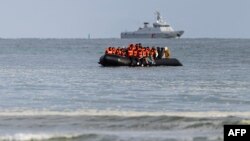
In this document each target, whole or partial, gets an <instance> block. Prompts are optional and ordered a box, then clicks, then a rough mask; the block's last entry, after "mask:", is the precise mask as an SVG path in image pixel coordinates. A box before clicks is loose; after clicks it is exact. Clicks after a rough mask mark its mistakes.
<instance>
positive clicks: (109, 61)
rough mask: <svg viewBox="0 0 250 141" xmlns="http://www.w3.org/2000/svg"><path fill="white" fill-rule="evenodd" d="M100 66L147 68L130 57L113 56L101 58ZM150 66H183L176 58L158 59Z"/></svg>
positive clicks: (106, 55)
mask: <svg viewBox="0 0 250 141" xmlns="http://www.w3.org/2000/svg"><path fill="white" fill-rule="evenodd" d="M99 64H101V65H102V66H142V64H143V66H145V65H146V64H144V63H143V62H140V63H138V62H136V61H135V60H132V59H130V58H128V57H122V56H118V55H113V54H105V55H103V56H102V57H101V58H100V61H99ZM149 66H182V64H181V63H180V62H179V60H177V59H175V58H169V59H166V58H163V59H156V60H155V64H150V65H149Z"/></svg>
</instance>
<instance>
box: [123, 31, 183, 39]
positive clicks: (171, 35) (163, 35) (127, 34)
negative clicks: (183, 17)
mask: <svg viewBox="0 0 250 141" xmlns="http://www.w3.org/2000/svg"><path fill="white" fill-rule="evenodd" d="M183 33H184V31H171V32H162V33H137V32H122V33H121V38H177V37H181V36H182V35H183Z"/></svg>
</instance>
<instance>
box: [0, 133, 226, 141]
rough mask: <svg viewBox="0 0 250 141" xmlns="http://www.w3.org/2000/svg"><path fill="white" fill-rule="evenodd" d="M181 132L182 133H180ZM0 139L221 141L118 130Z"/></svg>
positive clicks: (18, 134)
mask: <svg viewBox="0 0 250 141" xmlns="http://www.w3.org/2000/svg"><path fill="white" fill-rule="evenodd" d="M181 134H183V133H181ZM0 140H4V141H36V140H37V141H40V140H43V141H82V140H88V141H104V140H105V141H106V140H107V141H152V140H154V141H198V140H199V141H200V140H202V141H222V140H223V139H222V137H220V136H215V137H208V136H205V135H204V136H195V137H186V136H185V135H184V136H173V135H170V134H164V133H156V134H155V133H153V132H143V133H140V134H137V135H135V134H132V135H131V134H130V133H129V132H127V133H125V134H121V133H118V132H112V133H107V132H106V133H81V134H44V133H40V134H31V133H17V134H13V135H2V136H0Z"/></svg>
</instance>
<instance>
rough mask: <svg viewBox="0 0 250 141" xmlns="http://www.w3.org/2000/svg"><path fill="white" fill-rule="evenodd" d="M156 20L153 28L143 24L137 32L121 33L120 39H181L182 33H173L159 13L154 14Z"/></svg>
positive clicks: (146, 23)
mask: <svg viewBox="0 0 250 141" xmlns="http://www.w3.org/2000/svg"><path fill="white" fill-rule="evenodd" d="M156 15H157V18H156V22H154V23H153V26H148V24H149V23H148V22H144V27H139V29H138V30H137V31H133V32H122V33H121V38H177V37H181V36H182V34H183V33H184V31H182V30H179V31H175V30H174V29H173V28H172V27H171V26H170V24H168V23H167V22H165V21H164V20H162V18H161V16H160V13H159V12H156Z"/></svg>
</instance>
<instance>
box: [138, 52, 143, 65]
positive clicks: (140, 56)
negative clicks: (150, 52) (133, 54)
mask: <svg viewBox="0 0 250 141" xmlns="http://www.w3.org/2000/svg"><path fill="white" fill-rule="evenodd" d="M136 60H137V63H136V64H137V66H141V65H142V66H143V55H142V50H138V52H137V58H136Z"/></svg>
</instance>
